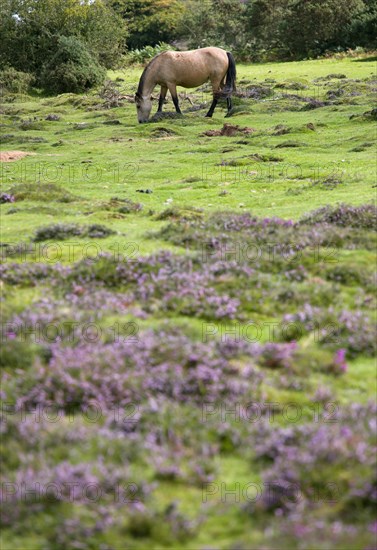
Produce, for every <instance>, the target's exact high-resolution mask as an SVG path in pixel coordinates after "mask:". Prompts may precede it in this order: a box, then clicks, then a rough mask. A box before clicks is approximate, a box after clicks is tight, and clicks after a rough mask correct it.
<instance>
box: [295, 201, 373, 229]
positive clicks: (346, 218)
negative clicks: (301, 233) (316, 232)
mask: <svg viewBox="0 0 377 550" xmlns="http://www.w3.org/2000/svg"><path fill="white" fill-rule="evenodd" d="M319 222H326V223H331V224H334V225H338V226H341V227H355V228H360V229H372V230H373V229H374V230H375V229H376V228H377V208H376V206H375V205H374V204H363V205H361V206H350V205H347V204H340V205H339V206H335V207H334V206H325V207H323V208H319V209H318V210H314V211H313V212H310V214H308V215H307V216H305V217H304V218H302V220H301V222H300V223H303V224H312V225H314V224H317V223H319Z"/></svg>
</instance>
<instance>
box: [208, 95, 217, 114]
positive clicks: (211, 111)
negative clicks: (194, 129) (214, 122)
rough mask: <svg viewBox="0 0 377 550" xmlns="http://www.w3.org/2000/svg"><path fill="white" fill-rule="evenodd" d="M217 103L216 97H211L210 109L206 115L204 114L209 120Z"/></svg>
mask: <svg viewBox="0 0 377 550" xmlns="http://www.w3.org/2000/svg"><path fill="white" fill-rule="evenodd" d="M217 102H218V99H217V97H215V96H213V100H212V103H211V107H210V108H209V111H208V113H207V114H206V117H208V118H211V117H212V115H213V111H214V110H215V108H216V105H217Z"/></svg>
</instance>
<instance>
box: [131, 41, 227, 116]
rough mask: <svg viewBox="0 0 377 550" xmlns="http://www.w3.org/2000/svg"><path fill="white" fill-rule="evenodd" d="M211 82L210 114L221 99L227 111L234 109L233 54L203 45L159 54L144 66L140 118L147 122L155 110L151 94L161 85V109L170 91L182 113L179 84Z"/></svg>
mask: <svg viewBox="0 0 377 550" xmlns="http://www.w3.org/2000/svg"><path fill="white" fill-rule="evenodd" d="M207 80H210V81H211V84H212V91H213V101H212V104H211V107H210V109H209V111H208V113H207V114H206V116H207V117H211V116H212V115H213V112H214V110H215V107H216V105H217V102H218V100H219V99H220V98H226V100H227V107H228V114H229V113H230V111H231V109H232V100H231V96H232V92H233V91H234V90H235V89H236V86H235V84H236V63H235V61H234V57H233V56H232V54H231V53H229V52H226V51H225V50H222V49H221V48H201V49H199V50H191V51H187V52H174V51H167V52H163V53H160V54H159V55H157V56H156V57H154V58H153V59H152V61H151V62H150V63H148V65H147V66H146V67H145V69H144V71H143V74H142V75H141V78H140V81H139V87H138V89H137V92H136V95H135V103H136V110H137V118H138V121H139V122H147V120H148V118H149V115H150V114H151V110H152V99H151V94H152V92H153V90H154V88H155V87H156V86H157V85H160V86H161V93H160V99H159V102H158V110H157V112H158V113H160V112H161V111H162V106H163V104H164V101H165V97H166V94H167V91H168V90H169V91H170V93H171V96H172V99H173V103H174V106H175V110H176V111H177V113H181V109H180V108H179V103H178V95H177V86H182V87H183V88H196V87H197V86H201V85H202V84H204V83H205V82H207Z"/></svg>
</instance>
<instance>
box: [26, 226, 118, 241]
mask: <svg viewBox="0 0 377 550" xmlns="http://www.w3.org/2000/svg"><path fill="white" fill-rule="evenodd" d="M113 234H114V231H113V230H112V229H109V228H108V227H105V226H104V225H101V224H92V225H89V226H88V227H83V226H80V225H76V224H73V223H56V224H52V225H47V226H46V227H40V228H39V229H37V231H36V233H35V237H34V239H33V240H34V242H40V241H47V240H50V239H56V240H58V241H62V240H64V239H68V238H69V237H89V238H90V239H104V238H106V237H108V236H109V235H113Z"/></svg>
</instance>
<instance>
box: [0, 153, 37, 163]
mask: <svg viewBox="0 0 377 550" xmlns="http://www.w3.org/2000/svg"><path fill="white" fill-rule="evenodd" d="M27 155H35V153H28V152H26V151H1V152H0V162H14V161H15V160H20V159H22V158H24V157H26V156H27Z"/></svg>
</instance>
